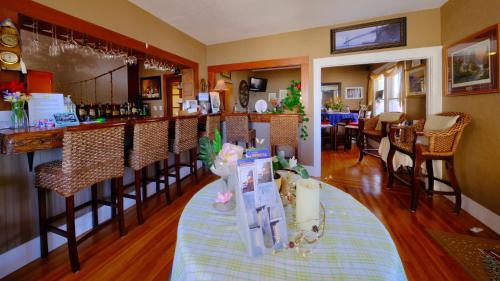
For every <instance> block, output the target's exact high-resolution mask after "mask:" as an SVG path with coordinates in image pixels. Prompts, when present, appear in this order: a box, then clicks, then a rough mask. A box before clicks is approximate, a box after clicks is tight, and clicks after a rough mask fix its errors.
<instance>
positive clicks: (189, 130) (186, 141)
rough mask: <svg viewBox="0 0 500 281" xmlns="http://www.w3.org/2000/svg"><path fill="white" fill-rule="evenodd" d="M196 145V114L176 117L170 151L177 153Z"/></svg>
mask: <svg viewBox="0 0 500 281" xmlns="http://www.w3.org/2000/svg"><path fill="white" fill-rule="evenodd" d="M196 147H198V116H194V117H178V119H177V120H175V139H174V143H173V148H172V151H173V152H174V153H176V154H179V153H181V152H184V151H189V150H190V149H193V148H196Z"/></svg>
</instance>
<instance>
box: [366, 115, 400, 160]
mask: <svg viewBox="0 0 500 281" xmlns="http://www.w3.org/2000/svg"><path fill="white" fill-rule="evenodd" d="M393 113H399V118H398V119H397V120H395V121H381V122H380V123H381V126H380V128H377V125H378V123H379V120H380V118H381V116H382V115H383V114H387V113H382V114H379V115H377V116H375V117H372V118H360V119H359V138H358V146H359V162H361V161H363V157H364V156H365V154H369V155H372V156H375V157H380V156H379V155H378V154H377V153H374V152H373V151H377V149H374V148H366V144H365V143H366V141H367V140H368V139H373V140H375V141H377V142H380V140H382V138H384V137H386V136H387V133H388V132H389V128H390V126H392V125H396V124H400V123H402V122H404V121H405V120H406V114H404V113H402V112H389V114H393Z"/></svg>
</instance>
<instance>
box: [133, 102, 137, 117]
mask: <svg viewBox="0 0 500 281" xmlns="http://www.w3.org/2000/svg"><path fill="white" fill-rule="evenodd" d="M137 112H138V111H137V107H135V103H132V116H137Z"/></svg>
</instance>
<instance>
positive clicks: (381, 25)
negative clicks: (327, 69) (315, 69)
mask: <svg viewBox="0 0 500 281" xmlns="http://www.w3.org/2000/svg"><path fill="white" fill-rule="evenodd" d="M399 46H406V18H405V17H403V18H395V19H390V20H383V21H376V22H370V23H364V24H358V25H353V26H348V27H341V28H334V29H332V30H331V31H330V51H331V53H332V54H337V53H346V52H357V51H364V50H373V49H381V48H391V47H399Z"/></svg>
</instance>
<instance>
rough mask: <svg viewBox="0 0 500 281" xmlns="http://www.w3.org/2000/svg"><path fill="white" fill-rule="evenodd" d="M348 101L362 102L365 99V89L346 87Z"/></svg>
mask: <svg viewBox="0 0 500 281" xmlns="http://www.w3.org/2000/svg"><path fill="white" fill-rule="evenodd" d="M344 99H346V100H361V99H363V87H345V96H344Z"/></svg>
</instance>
